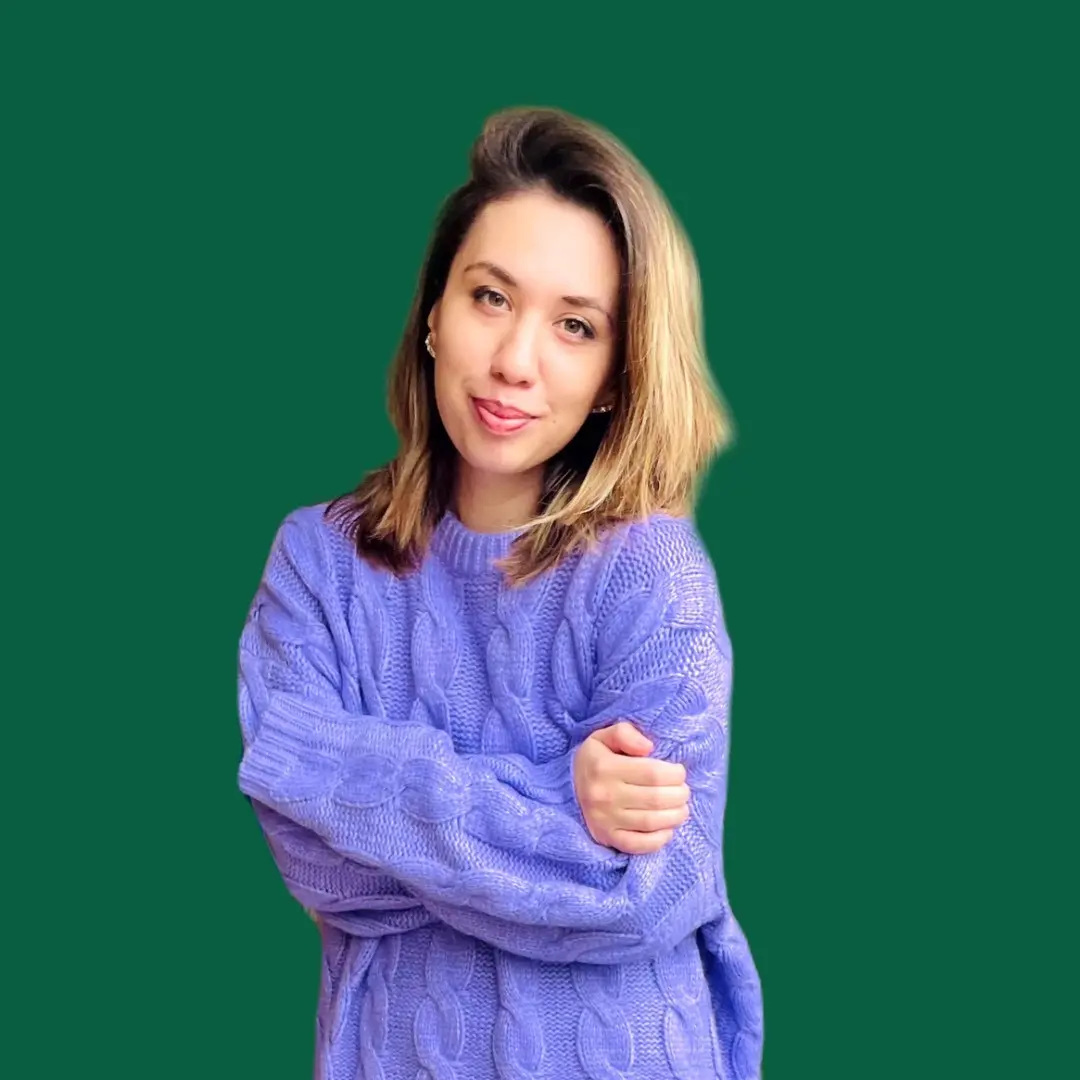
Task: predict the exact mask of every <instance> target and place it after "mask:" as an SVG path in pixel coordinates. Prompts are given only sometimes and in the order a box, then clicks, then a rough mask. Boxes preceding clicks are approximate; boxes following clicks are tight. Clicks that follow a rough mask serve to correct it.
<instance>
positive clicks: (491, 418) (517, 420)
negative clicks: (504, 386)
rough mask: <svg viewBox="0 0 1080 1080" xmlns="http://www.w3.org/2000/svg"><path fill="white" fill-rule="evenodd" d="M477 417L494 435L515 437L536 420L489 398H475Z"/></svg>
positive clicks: (525, 413)
mask: <svg viewBox="0 0 1080 1080" xmlns="http://www.w3.org/2000/svg"><path fill="white" fill-rule="evenodd" d="M472 401H473V408H474V409H475V410H476V417H477V419H478V420H479V421H480V423H481V424H482V425H483V427H484V428H486V429H487V431H489V432H490V433H491V434H493V435H513V434H514V433H515V432H517V431H520V430H521V429H522V428H523V427H525V426H526V425H528V424H529V423H531V422H532V421H533V420H535V419H536V418H535V417H534V416H532V415H531V414H530V413H527V412H522V410H521V409H515V408H514V407H513V406H512V405H504V404H503V403H502V402H501V401H492V400H490V399H489V398H473V399H472Z"/></svg>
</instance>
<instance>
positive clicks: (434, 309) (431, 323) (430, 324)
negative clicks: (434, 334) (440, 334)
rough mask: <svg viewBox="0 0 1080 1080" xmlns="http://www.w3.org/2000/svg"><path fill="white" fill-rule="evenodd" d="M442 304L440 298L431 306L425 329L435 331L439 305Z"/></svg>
mask: <svg viewBox="0 0 1080 1080" xmlns="http://www.w3.org/2000/svg"><path fill="white" fill-rule="evenodd" d="M441 303H442V297H441V296H440V297H439V299H438V300H436V301H435V303H434V304H432V305H431V310H430V311H429V312H428V317H427V328H428V329H429V330H431V331H434V330H435V324H436V323H437V322H438V321H439V305H440V304H441Z"/></svg>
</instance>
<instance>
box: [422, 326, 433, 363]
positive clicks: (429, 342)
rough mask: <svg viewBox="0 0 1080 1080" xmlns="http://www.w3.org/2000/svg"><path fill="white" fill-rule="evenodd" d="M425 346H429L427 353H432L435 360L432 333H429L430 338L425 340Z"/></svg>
mask: <svg viewBox="0 0 1080 1080" xmlns="http://www.w3.org/2000/svg"><path fill="white" fill-rule="evenodd" d="M424 344H425V345H426V346H427V351H428V352H429V353H431V358H432V359H433V360H434V359H435V350H434V349H433V348H432V346H431V331H430V330H429V331H428V336H427V337H426V338H424Z"/></svg>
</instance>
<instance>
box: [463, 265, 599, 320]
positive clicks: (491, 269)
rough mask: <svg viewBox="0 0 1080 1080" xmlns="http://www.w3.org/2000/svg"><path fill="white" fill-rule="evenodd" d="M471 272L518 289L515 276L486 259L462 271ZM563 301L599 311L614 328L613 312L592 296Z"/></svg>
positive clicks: (565, 298) (572, 297) (572, 305)
mask: <svg viewBox="0 0 1080 1080" xmlns="http://www.w3.org/2000/svg"><path fill="white" fill-rule="evenodd" d="M470 270H486V271H487V272H488V273H489V274H491V276H492V277H494V278H498V279H499V281H501V282H502V283H503V284H504V285H507V286H509V287H510V288H511V289H516V288H517V285H518V283H517V281H516V280H515V278H514V276H513V275H512V274H511V273H510V272H509V271H508V270H504V269H503V268H502V267H501V266H499V265H498V264H497V263H493V262H488V261H487V260H486V259H482V260H481V261H480V262H474V263H469V265H468V266H466V267H465V269H464V270H462V273H463V274H467V273H468V272H469V271H470ZM562 300H563V302H564V303H566V304H570V305H571V307H586V308H592V309H593V310H594V311H599V312H600V314H601V315H603V316H604V318H606V319H607V321H608V325H609V326H611V327H612V328H614V326H615V320H614V319H613V318H612V317H611V312H610V311H608V309H607V308H606V307H604V305H603V304H601V303H600V301H599V300H596V299H594V298H593V297H591V296H564V297H562Z"/></svg>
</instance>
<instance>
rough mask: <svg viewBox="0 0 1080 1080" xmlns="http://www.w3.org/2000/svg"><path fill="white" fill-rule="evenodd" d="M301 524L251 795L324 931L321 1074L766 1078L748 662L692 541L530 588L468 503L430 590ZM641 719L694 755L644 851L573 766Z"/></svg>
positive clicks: (245, 763)
mask: <svg viewBox="0 0 1080 1080" xmlns="http://www.w3.org/2000/svg"><path fill="white" fill-rule="evenodd" d="M324 510H325V505H319V506H311V507H304V508H301V509H299V510H297V511H295V512H294V513H292V514H290V515H289V516H288V517H287V518H286V519H285V521H284V522H283V523H282V525H281V528H280V529H279V530H278V533H277V536H276V537H275V540H274V543H273V546H272V549H271V552H270V556H269V559H268V562H267V565H266V569H265V572H264V574H263V578H262V581H261V583H260V585H259V589H258V592H257V595H256V596H255V599H254V601H253V603H252V605H251V609H250V613H249V616H248V618H247V621H246V623H245V626H244V630H243V634H242V638H241V643H240V681H239V706H240V723H241V731H242V736H243V746H244V751H243V759H242V761H241V764H240V769H239V784H240V789H241V791H242V792H243V793H244V794H245V795H246V796H247V797H248V798H249V799H250V800H251V804H252V806H253V808H254V811H255V813H256V815H257V817H258V820H259V822H260V824H261V826H262V828H263V830H264V832H265V834H266V837H267V840H268V842H269V846H270V850H271V852H272V854H273V857H274V860H275V862H276V864H277V867H278V869H279V870H280V873H281V876H282V878H283V880H284V882H285V885H286V887H287V888H288V890H289V891H290V893H291V894H292V895H293V896H294V897H295V898H296V900H298V901H299V902H300V903H301V904H302V905H304V907H306V908H308V909H309V910H310V911H312V912H314V913H316V914H317V915H318V917H319V925H320V928H321V933H322V941H323V963H322V984H321V992H320V997H319V1003H318V1010H317V1016H316V1030H315V1039H316V1053H315V1077H316V1078H317V1080H358V1078H359V1080H399V1078H400V1080H405V1078H407V1080H417V1078H420V1080H444V1078H457V1080H487V1078H489V1077H491V1078H494V1077H500V1078H515V1080H516V1078H526V1077H534V1078H551V1080H573V1078H578V1077H581V1078H585V1077H588V1078H590V1080H601V1078H603V1080H617V1078H628V1080H629V1078H632V1077H640V1078H643V1080H644V1078H654V1077H656V1078H659V1077H680V1078H687V1080H689V1078H693V1080H698V1078H705V1077H722V1078H724V1080H755V1078H757V1077H758V1076H759V1072H760V1065H761V1050H762V1037H763V1025H762V999H761V988H760V984H759V981H758V977H757V972H756V969H755V967H754V963H753V960H752V958H751V955H750V950H749V948H748V945H747V942H746V939H745V936H744V935H743V933H742V931H741V929H740V928H739V925H738V923H737V922H736V920H735V918H734V916H733V914H732V912H731V910H730V907H729V904H728V900H727V890H726V886H725V878H724V871H723V859H722V846H723V820H724V805H725V799H726V788H727V766H728V758H727V753H728V714H729V705H730V695H731V672H732V651H731V643H730V641H729V638H728V634H727V630H726V627H725V623H724V617H723V612H722V607H721V601H720V595H719V592H718V590H717V585H716V580H715V575H714V572H713V567H712V564H711V562H710V560H709V557H708V555H707V553H706V551H705V548H704V546H703V545H702V543H701V541H700V539H699V537H698V536H697V533H696V531H695V530H694V527H693V525H692V524H691V523H690V522H689V521H687V520H684V519H678V518H673V517H667V516H657V517H654V518H652V519H650V520H648V521H646V522H641V523H635V524H631V525H626V526H623V527H621V528H620V529H618V530H615V531H613V532H612V533H610V534H609V535H608V536H607V537H606V538H605V539H604V541H603V542H602V543H601V544H600V545H598V546H597V548H596V549H595V550H593V551H590V552H587V553H584V554H579V555H575V556H573V557H572V558H569V559H567V560H565V561H564V563H562V564H561V565H560V566H559V567H558V568H556V569H555V570H552V571H550V572H548V573H547V574H545V575H542V576H541V577H540V578H539V579H538V580H536V581H534V582H532V583H530V584H529V585H527V586H524V587H517V588H511V587H509V586H507V585H506V584H505V583H504V582H503V580H502V579H501V577H500V574H499V572H498V570H497V569H496V567H495V565H494V562H495V560H496V559H497V558H498V557H500V556H501V555H504V554H505V553H506V552H507V551H508V549H509V546H510V544H511V542H512V541H513V539H514V534H512V533H505V534H498V535H493V534H479V533H474V532H471V531H470V530H468V529H466V528H465V526H464V525H463V524H462V523H461V522H460V521H458V520H457V518H455V517H454V516H453V515H452V514H450V515H447V516H446V517H445V518H444V519H443V520H442V522H441V523H440V524H439V526H438V529H437V531H436V533H435V536H434V539H433V542H432V545H431V547H430V550H429V551H428V553H427V556H426V558H425V559H424V561H423V563H422V565H421V566H420V567H419V568H418V569H417V570H416V571H415V572H413V573H410V574H407V575H403V576H401V577H396V576H394V575H391V574H389V573H386V572H383V571H380V570H377V569H375V568H373V567H372V566H370V565H369V564H367V563H366V562H364V561H362V560H361V559H359V558H358V557H357V555H356V553H355V551H354V550H353V548H352V547H351V545H350V544H349V542H348V541H347V540H346V539H345V538H344V537H343V536H342V535H341V534H340V533H339V532H338V531H337V530H336V529H335V528H334V527H333V526H331V525H329V524H327V522H326V521H325V519H324V515H323V511H324ZM623 719H628V720H630V721H632V722H633V723H634V724H635V725H637V726H638V727H639V728H640V729H641V730H642V731H644V732H645V733H646V734H647V735H648V736H649V737H650V738H651V739H652V740H653V742H654V744H655V749H654V751H653V756H655V757H659V758H663V759H665V760H668V761H677V762H681V763H682V764H684V765H685V766H686V770H687V780H688V783H689V785H690V788H691V801H690V819H689V820H688V821H687V822H686V823H685V824H683V825H682V826H680V827H679V829H678V830H676V833H675V837H674V839H673V840H672V841H671V842H670V843H669V844H668V845H667V846H666V847H664V848H663V849H662V850H661V851H659V852H657V853H655V854H651V855H639V856H627V855H623V854H621V853H619V852H616V851H613V850H612V849H610V848H606V847H602V846H600V845H599V844H597V843H596V842H595V841H594V840H593V839H592V837H591V836H590V834H589V831H588V829H587V828H586V826H585V823H584V819H583V817H582V815H581V811H580V808H579V807H578V804H577V801H576V799H575V796H574V791H573V783H572V765H573V756H574V753H575V751H576V749H577V747H578V746H579V745H580V744H581V742H582V740H583V739H585V738H586V737H587V736H588V735H589V733H590V732H592V731H595V730H597V729H599V728H602V727H607V726H608V725H610V724H612V723H615V722H616V721H618V720H623Z"/></svg>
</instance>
